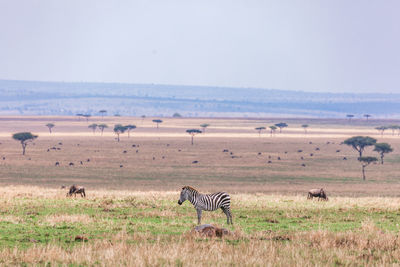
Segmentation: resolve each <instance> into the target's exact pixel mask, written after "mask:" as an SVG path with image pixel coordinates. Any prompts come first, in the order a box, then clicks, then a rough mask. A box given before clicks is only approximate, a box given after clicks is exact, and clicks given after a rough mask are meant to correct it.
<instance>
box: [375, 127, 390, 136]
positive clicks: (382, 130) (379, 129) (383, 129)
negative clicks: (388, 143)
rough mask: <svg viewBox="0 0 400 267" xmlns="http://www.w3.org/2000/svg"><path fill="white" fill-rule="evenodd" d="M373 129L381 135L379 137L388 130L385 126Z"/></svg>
mask: <svg viewBox="0 0 400 267" xmlns="http://www.w3.org/2000/svg"><path fill="white" fill-rule="evenodd" d="M375 129H376V130H378V131H379V132H380V133H381V136H383V133H384V132H385V130H387V129H388V127H387V126H379V127H375Z"/></svg>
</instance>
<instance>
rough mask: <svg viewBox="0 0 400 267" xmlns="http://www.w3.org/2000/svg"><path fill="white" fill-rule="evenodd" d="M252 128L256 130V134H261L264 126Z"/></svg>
mask: <svg viewBox="0 0 400 267" xmlns="http://www.w3.org/2000/svg"><path fill="white" fill-rule="evenodd" d="M254 129H255V130H256V131H257V132H258V136H261V131H262V130H265V127H264V126H261V127H257V128H254Z"/></svg>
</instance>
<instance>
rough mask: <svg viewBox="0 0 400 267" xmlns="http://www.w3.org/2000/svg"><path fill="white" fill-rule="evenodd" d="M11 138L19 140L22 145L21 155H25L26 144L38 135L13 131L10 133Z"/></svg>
mask: <svg viewBox="0 0 400 267" xmlns="http://www.w3.org/2000/svg"><path fill="white" fill-rule="evenodd" d="M12 138H13V139H14V140H17V141H20V142H21V146H22V155H25V148H26V146H27V145H28V143H29V142H32V141H33V140H35V139H36V138H38V135H34V134H32V133H30V132H21V133H15V134H13V135H12Z"/></svg>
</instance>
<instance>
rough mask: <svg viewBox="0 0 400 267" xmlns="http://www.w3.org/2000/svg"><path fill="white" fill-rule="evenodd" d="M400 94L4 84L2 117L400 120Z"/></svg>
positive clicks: (0, 84)
mask: <svg viewBox="0 0 400 267" xmlns="http://www.w3.org/2000/svg"><path fill="white" fill-rule="evenodd" d="M399 104H400V94H331V93H309V92H300V91H299V92H293V91H283V90H270V89H254V88H224V87H201V86H174V85H153V84H118V83H64V82H36V81H10V80H0V114H1V115H8V114H10V115H12V114H15V115H24V114H26V115H75V114H76V113H84V114H91V115H98V111H99V110H100V109H105V110H107V115H115V114H118V115H126V116H128V115H129V116H141V115H146V116H171V115H172V114H173V113H175V112H178V113H180V114H181V115H183V116H191V117H196V116H214V117H222V116H228V117H229V116H235V117H241V116H247V117H250V116H255V117H256V116H265V115H276V116H307V117H336V118H344V117H345V116H346V114H349V113H350V114H354V115H356V117H357V116H359V117H362V115H363V114H366V113H367V114H372V115H373V116H374V117H380V118H382V117H391V118H393V117H399V115H400V108H399V107H400V106H399Z"/></svg>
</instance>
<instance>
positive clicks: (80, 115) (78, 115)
mask: <svg viewBox="0 0 400 267" xmlns="http://www.w3.org/2000/svg"><path fill="white" fill-rule="evenodd" d="M76 116H77V117H78V121H81V117H83V114H82V113H78V114H76Z"/></svg>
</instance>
